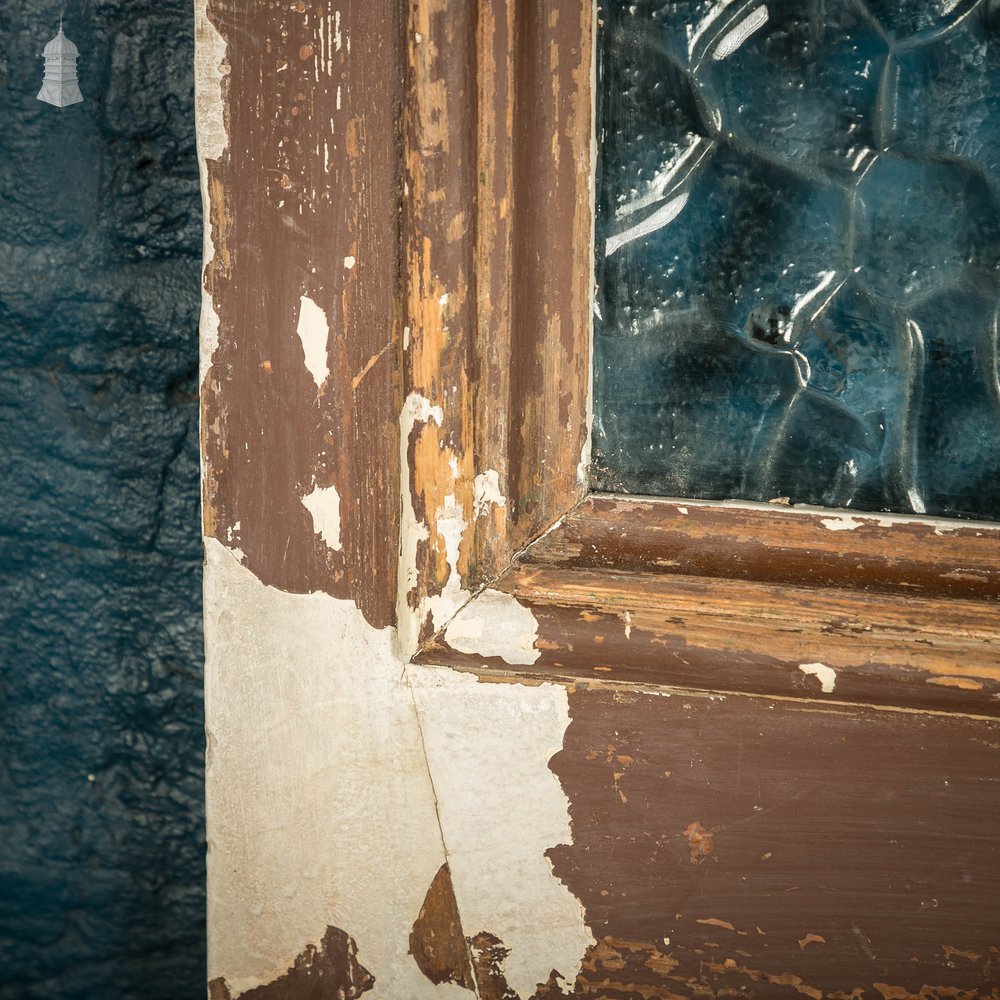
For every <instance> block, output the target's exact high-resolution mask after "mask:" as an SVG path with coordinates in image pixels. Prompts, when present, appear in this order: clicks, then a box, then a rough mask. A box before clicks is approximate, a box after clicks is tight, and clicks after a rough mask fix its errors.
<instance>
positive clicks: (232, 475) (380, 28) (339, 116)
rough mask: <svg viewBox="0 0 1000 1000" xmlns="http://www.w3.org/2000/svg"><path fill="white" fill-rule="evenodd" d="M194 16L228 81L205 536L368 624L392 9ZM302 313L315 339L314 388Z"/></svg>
mask: <svg viewBox="0 0 1000 1000" xmlns="http://www.w3.org/2000/svg"><path fill="white" fill-rule="evenodd" d="M335 7H336V8H337V9H334V8H335ZM207 9H208V16H209V18H210V20H211V21H212V23H213V24H214V25H215V27H216V28H217V30H218V31H219V33H220V35H221V36H222V38H223V39H224V41H225V43H226V52H227V63H228V75H227V76H226V77H225V80H226V83H225V85H224V107H225V125H226V132H227V146H226V149H225V151H224V153H223V155H222V156H221V157H220V158H218V159H214V160H209V161H208V163H207V169H208V188H209V192H210V195H211V201H210V206H211V208H210V212H209V222H210V226H211V232H210V239H211V243H212V246H213V248H214V255H213V257H212V259H211V262H210V264H209V265H208V267H207V268H206V276H205V284H206V289H207V291H208V292H209V295H210V297H211V303H212V307H213V309H214V311H215V314H216V315H217V317H218V324H219V329H218V346H217V347H216V348H215V350H214V353H213V355H212V357H211V359H210V366H209V368H208V372H207V374H206V376H205V379H204V384H203V386H202V449H203V456H204V488H203V499H204V525H205V532H206V534H208V535H211V536H213V537H215V538H217V539H218V540H219V541H220V542H222V543H223V544H225V545H228V546H229V547H231V548H233V549H235V550H238V551H239V553H240V557H241V559H242V560H243V562H244V564H245V565H246V566H247V567H248V568H249V569H250V570H251V571H252V572H253V573H254V574H255V575H256V576H257V577H259V578H260V579H261V580H262V581H264V582H265V583H267V584H269V585H271V586H275V587H278V588H280V589H281V590H285V591H288V592H292V593H308V592H311V591H323V592H325V593H328V594H332V595H333V596H335V597H341V598H350V599H352V600H354V601H355V602H356V603H357V604H358V606H359V607H360V608H361V609H362V610H363V612H364V614H365V616H366V618H367V619H368V620H369V621H370V622H371V623H372V624H373V625H376V626H378V627H383V626H386V625H389V624H392V623H393V622H394V620H395V597H396V554H397V549H398V541H397V539H398V523H399V502H398V496H399V448H398V445H397V435H396V428H397V425H398V414H399V398H398V383H397V375H396V351H395V337H396V336H397V335H398V330H396V329H395V321H396V319H397V311H396V308H395V305H394V291H393V290H394V289H395V287H396V284H397V258H398V241H399V224H398V213H397V206H396V204H395V201H394V199H393V198H391V197H386V192H390V191H395V190H396V189H397V188H398V182H399V160H398V154H397V144H396V131H397V126H396V115H395V110H394V109H395V106H396V105H397V104H398V102H399V100H400V93H401V78H402V63H401V54H400V52H399V51H398V44H397V37H398V33H399V30H400V17H399V12H398V9H397V5H396V4H395V3H393V2H390V0H372V2H371V3H368V4H366V5H365V6H364V7H363V8H362V7H358V6H355V7H348V8H346V9H344V10H343V11H341V10H340V7H339V6H338V5H335V4H333V3H332V2H331V0H322V2H313V3H310V4H309V5H308V6H307V5H305V4H301V3H300V4H280V5H277V4H263V5H261V4H251V5H248V4H246V3H241V2H237V0H209V2H208V8H207ZM335 26H339V27H338V28H337V31H339V33H340V37H341V38H345V37H347V38H351V39H352V40H353V41H352V47H351V49H349V48H348V47H347V46H346V45H343V44H338V42H337V40H336V38H335V37H334V35H335ZM376 26H377V27H376ZM349 264H350V266H348V265H349ZM304 299H308V300H309V301H310V302H311V305H307V304H305V303H304V302H303V300H304ZM303 310H307V313H308V315H310V316H312V317H313V320H312V321H313V322H314V323H317V324H323V325H324V326H325V327H326V328H327V330H328V331H329V332H328V334H327V336H326V337H325V338H323V340H325V346H324V343H323V342H322V341H321V342H320V344H319V347H318V350H319V352H320V353H321V354H322V360H323V363H324V364H325V366H326V368H327V372H328V373H327V376H326V378H325V379H323V380H322V384H317V382H316V380H315V377H314V374H313V373H312V372H311V371H310V369H309V368H308V367H307V364H306V359H305V354H304V348H303V341H302V339H301V337H300V335H299V332H298V330H299V327H300V324H301V322H302V315H303ZM323 332H326V331H324V330H321V331H320V334H319V336H320V337H321V336H322V333H323ZM317 488H319V489H321V490H326V489H330V488H333V489H335V490H336V491H337V494H338V495H339V521H340V530H339V538H338V539H335V541H336V544H335V545H334V544H330V540H329V539H327V540H324V538H323V537H321V535H320V533H319V532H318V531H317V529H316V525H315V523H314V519H313V517H312V515H311V513H310V511H309V509H308V508H307V507H306V505H305V504H304V503H303V500H304V498H305V497H307V496H309V495H310V494H311V493H312V492H313V491H314V490H315V489H317Z"/></svg>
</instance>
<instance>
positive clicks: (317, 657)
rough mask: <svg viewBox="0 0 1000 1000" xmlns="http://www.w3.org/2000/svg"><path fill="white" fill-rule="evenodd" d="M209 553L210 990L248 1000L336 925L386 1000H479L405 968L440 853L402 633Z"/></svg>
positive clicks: (217, 550)
mask: <svg viewBox="0 0 1000 1000" xmlns="http://www.w3.org/2000/svg"><path fill="white" fill-rule="evenodd" d="M205 547H206V573H205V625H206V637H207V649H206V652H207V657H206V664H205V668H206V676H205V712H206V723H207V729H208V741H209V759H208V766H207V770H206V781H207V802H208V845H209V852H208V934H209V957H208V961H209V978H215V977H218V976H222V977H224V978H225V979H226V981H227V982H228V983H229V985H230V987H231V988H232V990H233V993H234V996H238V995H239V994H240V993H241V992H244V991H246V990H248V989H251V988H252V987H254V986H257V985H259V984H261V983H267V982H270V981H271V980H273V979H274V978H276V977H277V976H279V975H282V974H283V973H284V972H285V971H286V969H287V968H288V967H289V966H290V965H291V964H292V962H293V960H294V958H295V956H296V955H298V954H300V953H301V952H302V950H303V949H304V947H305V946H306V944H308V943H313V944H317V943H318V942H319V941H320V939H321V937H322V935H323V933H324V931H325V929H326V927H327V926H328V925H333V926H336V927H340V928H342V929H343V930H345V931H346V932H347V933H348V934H350V935H351V936H352V937H353V938H354V939H355V941H356V942H357V945H358V960H359V961H360V962H361V964H362V965H364V966H365V967H366V968H367V969H369V970H370V971H371V973H372V975H373V976H374V977H375V980H376V984H377V985H376V990H375V993H373V994H372V995H373V996H375V997H379V998H384V1000H392V998H397V997H399V998H402V997H406V998H413V1000H441V998H449V1000H450V998H454V1000H458V998H460V997H466V998H467V997H468V994H467V993H466V992H464V991H461V990H460V989H459V988H458V987H453V988H450V989H448V990H444V989H442V988H441V987H436V986H434V985H432V984H431V983H430V982H428V980H427V979H426V978H425V977H424V976H423V975H422V974H421V973H420V971H419V969H418V968H417V966H416V963H415V962H414V961H413V958H412V956H411V955H409V954H408V946H409V942H408V932H409V928H410V927H411V926H412V924H413V920H414V917H415V916H416V914H417V913H419V912H420V906H421V904H422V902H423V898H424V895H425V893H426V891H427V887H428V885H430V882H431V880H432V879H433V878H434V875H435V873H436V872H437V870H438V868H439V867H440V866H441V864H442V863H443V862H444V860H445V852H444V846H443V844H442V842H441V836H440V830H439V827H438V823H437V817H436V812H435V805H434V793H433V790H432V788H431V784H430V778H429V775H428V772H427V767H426V762H425V759H424V755H423V749H422V745H421V740H420V730H419V725H418V722H417V717H416V713H415V709H414V704H413V700H412V694H411V692H410V691H409V689H408V687H407V685H406V683H405V682H404V680H403V679H402V677H401V664H400V662H399V660H398V659H397V658H396V656H395V655H394V653H393V634H392V630H391V629H374V628H372V627H371V626H370V625H369V624H368V623H367V622H366V621H365V619H364V618H363V616H362V615H361V612H360V611H358V609H357V607H356V606H355V605H354V603H353V602H351V601H346V600H336V599H334V598H332V597H329V596H328V595H325V594H319V593H315V594H286V593H284V592H282V591H279V590H276V589H275V588H273V587H267V586H265V585H264V584H262V583H261V582H260V581H259V580H258V579H257V578H256V577H255V576H254V575H253V574H252V573H251V572H250V571H249V570H247V569H245V568H244V567H243V566H241V565H240V564H239V563H238V562H237V561H236V560H235V559H234V558H233V556H232V554H231V553H230V552H229V551H228V550H227V549H226V548H225V546H223V545H222V544H221V543H220V542H217V541H215V540H214V539H211V538H209V539H206V540H205ZM470 722H474V720H470ZM486 773H487V772H484V779H485V777H486Z"/></svg>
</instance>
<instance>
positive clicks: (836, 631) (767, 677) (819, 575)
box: [421, 497, 1000, 716]
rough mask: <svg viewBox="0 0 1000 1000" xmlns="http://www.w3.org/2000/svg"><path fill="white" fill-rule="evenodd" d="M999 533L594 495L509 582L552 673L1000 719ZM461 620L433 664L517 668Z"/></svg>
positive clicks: (537, 671)
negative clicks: (472, 646) (465, 638)
mask: <svg viewBox="0 0 1000 1000" xmlns="http://www.w3.org/2000/svg"><path fill="white" fill-rule="evenodd" d="M998 544H1000V532H998V531H997V530H996V529H995V528H993V527H991V526H987V525H978V526H974V525H968V526H962V525H955V527H954V528H952V527H944V528H941V527H935V526H934V525H928V524H920V523H918V522H917V521H915V520H904V519H893V520H892V521H885V520H882V521H879V520H878V519H876V518H874V517H865V516H863V515H849V516H848V515H841V514H837V513H834V512H826V513H820V514H815V515H813V514H807V513H803V512H795V513H791V512H787V513H783V512H780V511H775V510H769V509H756V510H750V509H745V508H737V507H723V506H718V505H715V506H713V505H696V504H691V503H687V504H685V503H684V502H680V501H678V502H672V501H655V500H654V501H645V500H630V499H625V498H621V497H619V498H609V497H590V498H588V500H587V501H586V502H585V503H584V504H582V505H581V506H580V507H578V508H577V509H576V510H574V511H573V512H571V513H570V514H569V515H568V516H567V517H566V518H565V519H564V521H563V522H562V524H560V525H559V526H558V527H557V528H555V529H554V530H552V531H551V532H549V533H548V534H547V535H546V536H545V537H544V538H542V539H540V540H539V541H538V542H537V543H536V544H535V545H533V546H531V547H530V548H529V549H528V550H527V551H525V552H524V553H523V554H522V555H521V556H519V558H518V559H517V560H516V561H515V563H514V564H513V565H512V566H511V568H510V569H509V570H508V571H507V572H505V573H504V574H503V575H502V576H501V577H500V578H499V579H498V580H497V581H496V582H495V584H494V585H493V586H494V588H495V589H496V590H499V591H502V592H505V593H508V594H511V595H513V597H514V598H516V600H517V601H518V602H519V603H520V604H521V605H522V606H523V607H524V608H526V609H527V610H528V611H529V612H530V613H531V615H532V616H533V619H534V621H535V623H536V629H537V638H535V639H534V648H535V650H537V658H536V659H535V660H534V661H533V662H531V663H530V667H528V668H527V669H528V671H529V673H532V674H534V675H536V676H557V677H598V676H600V677H603V678H605V679H610V680H624V681H638V682H642V683H644V684H663V685H672V686H677V687H689V688H695V689H701V690H712V691H742V692H748V693H763V694H772V695H781V696H788V697H800V698H825V699H828V700H833V701H844V702H850V703H857V704H873V705H890V706H892V705H895V706H907V707H916V708H925V709H929V710H945V711H958V712H969V713H973V714H983V715H991V716H992V715H998V714H1000V607H998V604H997V596H998V593H1000V563H998V560H997V558H996V556H997V549H998ZM481 600H482V599H481ZM462 614H463V616H465V618H466V619H468V618H471V617H474V616H475V615H476V614H477V611H476V603H475V602H473V604H472V605H470V606H469V607H468V608H467V609H465V610H464V611H463V613H462ZM451 632H452V629H448V630H445V631H444V632H443V633H442V634H441V635H439V636H437V637H436V638H435V640H434V641H433V642H431V643H429V644H428V645H427V646H426V647H425V648H424V650H423V651H422V652H421V658H422V659H423V660H424V661H425V662H438V663H449V664H453V665H456V666H471V667H477V666H480V665H482V664H486V665H488V666H490V667H493V668H499V669H509V664H510V663H511V660H510V659H509V658H508V660H507V662H504V660H503V659H502V657H498V656H492V657H491V656H489V655H487V656H486V658H485V659H483V656H482V653H483V652H484V650H482V649H480V650H478V653H479V655H473V654H471V653H470V651H469V650H468V649H466V648H463V647H462V645H461V644H458V646H456V644H455V643H454V642H453V641H450V640H449V635H450V634H451ZM485 652H487V653H488V651H485Z"/></svg>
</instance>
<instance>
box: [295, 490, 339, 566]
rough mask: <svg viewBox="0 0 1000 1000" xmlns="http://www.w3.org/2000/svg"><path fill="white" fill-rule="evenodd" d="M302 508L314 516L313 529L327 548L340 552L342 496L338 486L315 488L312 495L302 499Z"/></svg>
mask: <svg viewBox="0 0 1000 1000" xmlns="http://www.w3.org/2000/svg"><path fill="white" fill-rule="evenodd" d="M302 506H303V507H305V509H306V510H307V511H309V513H310V514H311V515H312V519H313V527H314V528H315V529H316V533H317V534H318V535H319V537H320V538H322V539H323V542H324V543H325V544H326V546H327V548H331V549H333V550H334V551H335V552H339V551H340V550H341V548H342V546H341V544H340V494H339V493H338V492H337V487H336V486H313V491H312V493H309V494H308V495H307V496H304V497H303V498H302Z"/></svg>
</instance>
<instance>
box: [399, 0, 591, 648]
mask: <svg viewBox="0 0 1000 1000" xmlns="http://www.w3.org/2000/svg"><path fill="white" fill-rule="evenodd" d="M591 32H592V10H591V5H590V4H580V3H578V2H576V0H550V2H548V3H540V2H538V0H532V2H526V0H519V2H516V3H515V2H508V0H482V2H480V3H478V4H467V3H460V2H457V0H411V2H410V3H409V4H408V5H407V27H406V39H407V42H406V45H407V79H406V87H405V101H404V125H403V142H404V152H403V157H404V164H405V169H404V175H405V181H406V189H405V197H404V202H403V209H404V223H403V225H404V231H405V236H404V258H405V268H404V279H403V280H404V284H405V294H404V307H403V319H402V325H403V338H402V340H403V362H402V365H403V367H402V372H403V376H402V381H403V397H404V400H407V401H411V403H412V406H413V408H414V411H415V412H416V411H417V409H418V408H419V412H421V413H423V414H424V415H425V418H424V419H421V420H418V421H415V422H413V423H412V426H411V425H410V424H409V423H406V422H404V425H403V426H404V433H405V434H406V435H407V438H408V439H407V440H406V441H405V442H404V447H403V460H404V463H405V465H406V469H405V470H404V491H405V494H406V495H405V496H404V543H403V555H404V563H406V565H404V567H403V568H402V571H401V574H400V579H401V580H402V581H403V586H402V590H403V594H402V600H401V615H402V617H406V616H407V615H412V616H414V617H415V619H416V621H415V623H414V625H413V627H412V629H411V631H413V632H414V633H415V635H416V641H418V642H419V641H423V640H426V639H427V638H428V637H429V636H430V634H431V633H432V632H433V631H434V629H435V628H440V626H441V624H442V623H443V619H445V618H446V617H447V613H448V610H449V609H451V610H453V609H454V608H455V607H457V606H458V603H460V602H461V600H464V596H462V595H463V594H468V593H469V592H472V591H474V590H475V589H476V588H477V587H478V586H480V585H481V584H483V583H485V582H487V581H489V580H490V579H492V578H493V577H495V576H496V575H497V574H498V573H499V572H501V571H502V570H503V569H504V568H505V567H506V566H507V565H508V564H509V562H510V559H511V557H512V556H513V554H514V552H516V551H517V550H519V549H520V548H522V547H523V546H525V545H526V544H528V543H529V542H530V541H531V540H532V539H533V538H535V537H536V536H537V535H538V533H539V532H540V531H542V530H544V529H545V528H547V527H548V526H549V525H550V524H552V522H553V521H555V520H556V519H557V518H558V517H559V516H560V515H562V514H563V513H564V512H565V511H566V510H567V509H568V508H570V507H571V506H573V505H574V504H575V503H577V502H578V501H579V500H580V499H581V498H582V496H583V495H584V492H585V489H586V462H585V461H582V459H583V457H584V452H585V449H586V446H587V442H588V440H589V428H588V405H589V402H588V401H589V391H590V353H589V329H590V325H589V291H590V283H591V278H590V275H591V270H592V266H591V255H592V249H591V243H592V211H591V187H592V155H591V143H592V136H591V101H592V87H591V58H592V41H591ZM404 419H405V412H404ZM407 505H408V506H409V508H410V509H412V512H413V522H414V524H415V528H414V530H413V537H414V539H415V541H414V542H413V543H412V544H413V546H414V547H415V551H413V553H412V555H411V547H410V546H408V544H407V541H406V538H405V535H406V524H407V520H406V517H405V507H406V506H407ZM429 609H430V610H429Z"/></svg>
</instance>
